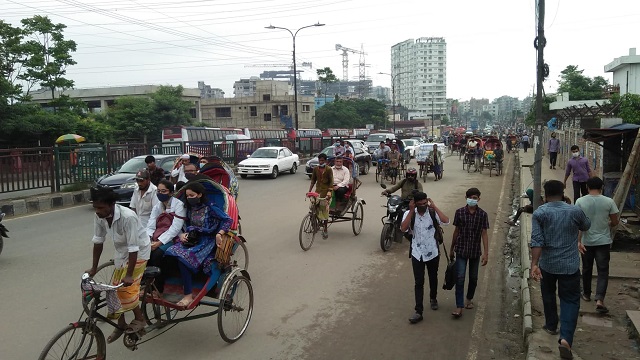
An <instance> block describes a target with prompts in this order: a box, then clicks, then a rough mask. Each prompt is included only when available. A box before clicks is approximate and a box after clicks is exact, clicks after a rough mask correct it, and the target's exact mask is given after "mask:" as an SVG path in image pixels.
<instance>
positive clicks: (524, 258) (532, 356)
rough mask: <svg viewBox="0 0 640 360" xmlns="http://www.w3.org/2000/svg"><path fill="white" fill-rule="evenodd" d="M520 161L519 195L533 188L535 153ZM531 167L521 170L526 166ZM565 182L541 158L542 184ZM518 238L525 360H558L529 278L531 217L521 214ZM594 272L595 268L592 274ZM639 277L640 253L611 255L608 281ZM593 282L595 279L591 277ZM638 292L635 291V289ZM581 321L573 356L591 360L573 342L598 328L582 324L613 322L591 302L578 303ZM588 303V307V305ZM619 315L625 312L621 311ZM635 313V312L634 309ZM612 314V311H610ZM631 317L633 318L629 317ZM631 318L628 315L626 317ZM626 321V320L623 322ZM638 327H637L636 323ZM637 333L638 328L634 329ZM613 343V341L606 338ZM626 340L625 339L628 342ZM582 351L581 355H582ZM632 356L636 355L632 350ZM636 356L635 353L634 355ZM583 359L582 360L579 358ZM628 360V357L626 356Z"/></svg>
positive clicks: (521, 154)
mask: <svg viewBox="0 0 640 360" xmlns="http://www.w3.org/2000/svg"><path fill="white" fill-rule="evenodd" d="M519 159H520V166H521V172H520V190H521V192H520V194H523V193H524V192H525V191H526V190H527V189H528V188H533V164H534V152H533V151H528V152H526V153H525V152H523V151H522V149H520V151H519ZM528 165H530V166H531V167H523V166H528ZM563 179H564V170H560V169H558V170H552V169H549V160H548V158H546V157H545V158H543V159H542V182H543V183H544V181H546V180H560V181H563ZM565 194H569V195H571V194H573V188H572V183H571V182H569V181H568V184H567V189H566V191H565ZM520 203H521V206H523V205H525V204H528V203H529V200H528V199H526V198H521V199H520ZM520 236H521V266H522V284H521V292H522V308H523V324H524V326H523V335H524V341H525V344H526V345H527V359H528V360H546V359H559V358H560V354H559V352H558V343H557V341H558V337H557V336H552V335H549V334H547V333H546V332H544V331H543V330H542V325H543V324H544V311H543V307H542V295H541V293H540V287H539V283H538V282H536V281H533V280H530V279H529V271H530V265H531V257H530V250H529V243H530V240H531V214H526V213H523V214H522V216H521V217H520ZM595 272H596V269H595V266H594V273H595ZM638 278H640V253H631V252H612V253H611V261H610V279H625V280H628V281H629V282H632V281H637V280H638ZM594 280H595V277H594ZM636 291H637V290H636ZM609 292H610V293H614V292H615V289H612V286H611V282H610V287H609ZM581 302H582V304H581V310H580V316H581V319H580V321H579V323H578V329H577V330H576V341H575V342H574V349H573V355H574V358H575V359H591V358H594V357H593V355H592V354H591V352H590V351H587V350H584V349H581V348H580V347H579V346H578V345H577V344H576V343H580V342H584V341H589V339H590V338H597V336H598V334H597V333H598V329H597V328H596V330H594V331H593V332H595V335H593V336H591V334H589V329H588V328H587V327H586V326H585V325H584V324H585V323H588V322H589V321H595V322H606V321H608V322H609V323H611V322H612V321H615V319H614V320H612V319H611V317H613V316H615V315H613V314H610V315H607V316H600V315H598V314H597V313H596V312H595V310H594V309H593V308H594V305H593V303H585V302H584V301H583V300H581ZM587 304H590V305H587ZM620 310H621V312H623V311H624V309H620ZM633 310H637V309H633ZM612 313H613V311H612ZM632 316H633V315H632ZM629 317H631V316H629ZM623 320H626V319H623ZM636 326H638V324H636ZM636 331H637V329H636ZM620 334H621V335H620V336H624V338H626V337H627V334H626V332H620ZM581 337H584V338H583V339H580V338H581ZM608 340H610V341H612V342H613V339H608ZM627 340H628V339H627ZM581 350H583V353H581ZM625 350H630V351H631V352H632V353H634V352H636V351H635V350H633V349H625ZM636 353H637V352H636ZM581 356H582V357H581ZM626 358H629V357H626Z"/></svg>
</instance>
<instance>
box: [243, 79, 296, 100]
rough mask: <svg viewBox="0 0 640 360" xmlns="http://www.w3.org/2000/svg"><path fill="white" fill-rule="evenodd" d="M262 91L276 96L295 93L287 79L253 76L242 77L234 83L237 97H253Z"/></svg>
mask: <svg viewBox="0 0 640 360" xmlns="http://www.w3.org/2000/svg"><path fill="white" fill-rule="evenodd" d="M262 92H265V93H269V94H271V95H274V96H276V95H277V96H280V95H289V94H293V90H292V88H291V87H290V86H289V83H288V82H287V81H279V80H262V79H260V78H259V77H257V76H252V77H250V78H249V79H240V80H238V81H236V82H235V83H234V84H233V95H234V97H236V98H240V97H253V96H255V95H256V94H259V93H262ZM299 92H300V91H298V93H299Z"/></svg>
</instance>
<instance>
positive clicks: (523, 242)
mask: <svg viewBox="0 0 640 360" xmlns="http://www.w3.org/2000/svg"><path fill="white" fill-rule="evenodd" d="M516 154H517V156H516V157H515V158H516V166H517V169H518V173H519V186H518V192H517V194H516V196H518V198H520V194H521V192H522V187H523V186H524V183H523V176H522V167H521V164H520V152H517V153H516ZM523 201H524V199H522V198H520V205H521V206H522V202H523ZM523 220H524V219H523ZM528 230H529V226H528V223H527V222H526V221H520V269H521V271H522V273H521V276H522V278H521V282H520V295H521V301H520V305H521V306H522V339H523V341H524V343H525V346H526V347H527V348H529V335H530V334H531V333H532V332H533V318H532V310H531V289H530V288H529V271H530V268H531V260H530V259H531V258H530V250H529V240H528V238H527V231H528ZM527 358H530V356H529V354H528V355H527Z"/></svg>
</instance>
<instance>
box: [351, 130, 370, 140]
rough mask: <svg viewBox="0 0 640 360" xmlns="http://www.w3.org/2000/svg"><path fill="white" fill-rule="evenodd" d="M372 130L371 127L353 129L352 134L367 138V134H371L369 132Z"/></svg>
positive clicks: (355, 136) (356, 136) (359, 137)
mask: <svg viewBox="0 0 640 360" xmlns="http://www.w3.org/2000/svg"><path fill="white" fill-rule="evenodd" d="M370 132H371V130H369V129H353V134H352V135H351V136H353V137H354V138H356V139H363V140H364V139H366V138H367V136H369V133H370Z"/></svg>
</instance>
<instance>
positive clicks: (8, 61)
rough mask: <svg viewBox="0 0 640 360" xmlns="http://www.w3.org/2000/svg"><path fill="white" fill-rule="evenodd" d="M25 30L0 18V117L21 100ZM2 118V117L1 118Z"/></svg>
mask: <svg viewBox="0 0 640 360" xmlns="http://www.w3.org/2000/svg"><path fill="white" fill-rule="evenodd" d="M23 38H24V32H23V31H22V29H21V28H18V27H13V26H11V25H10V24H8V23H6V22H4V21H2V20H0V117H2V114H4V115H6V114H7V111H8V106H9V105H11V104H13V103H14V102H15V101H16V100H19V99H20V98H21V95H22V85H21V84H20V83H19V82H18V75H20V69H21V67H20V64H21V62H22V61H23V59H24V47H23V46H22V40H23ZM0 120H1V118H0Z"/></svg>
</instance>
